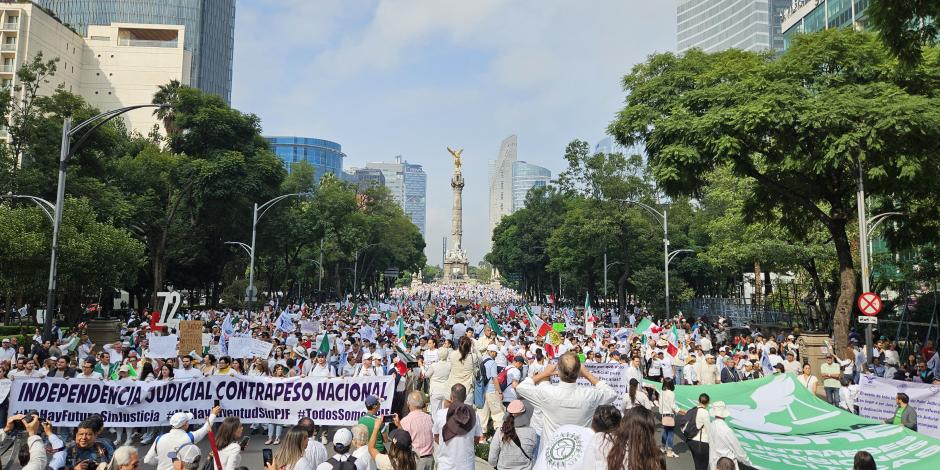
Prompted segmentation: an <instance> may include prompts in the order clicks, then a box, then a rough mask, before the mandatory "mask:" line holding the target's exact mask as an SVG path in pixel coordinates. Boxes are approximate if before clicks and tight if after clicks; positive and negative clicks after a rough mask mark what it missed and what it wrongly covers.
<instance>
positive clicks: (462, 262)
mask: <svg viewBox="0 0 940 470" xmlns="http://www.w3.org/2000/svg"><path fill="white" fill-rule="evenodd" d="M444 280H445V281H449V282H457V283H460V282H468V281H470V262H469V261H467V255H466V252H464V251H463V250H454V251H451V252H449V253H447V257H446V259H445V260H444Z"/></svg>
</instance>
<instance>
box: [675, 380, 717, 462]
mask: <svg viewBox="0 0 940 470" xmlns="http://www.w3.org/2000/svg"><path fill="white" fill-rule="evenodd" d="M710 401H711V398H710V397H709V396H708V394H707V393H703V394H701V395H699V396H698V406H696V407H695V408H692V409H691V410H689V411H687V412H686V413H685V414H683V415H682V416H681V419H679V420H678V421H677V422H676V424H677V425H678V426H679V429H680V430H681V432H682V437H683V438H684V439H685V442H686V444H688V446H689V452H691V453H692V462H693V463H694V464H695V470H708V450H709V449H708V425H709V423H710V422H711V419H710V416H709V414H708V403H709V402H710Z"/></svg>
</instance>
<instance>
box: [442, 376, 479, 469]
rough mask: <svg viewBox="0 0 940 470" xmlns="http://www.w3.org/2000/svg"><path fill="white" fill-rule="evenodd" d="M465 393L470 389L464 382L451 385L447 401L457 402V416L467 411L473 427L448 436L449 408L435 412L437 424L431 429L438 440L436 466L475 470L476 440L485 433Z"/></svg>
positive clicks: (454, 415) (455, 417)
mask: <svg viewBox="0 0 940 470" xmlns="http://www.w3.org/2000/svg"><path fill="white" fill-rule="evenodd" d="M466 395H467V389H466V387H464V385H463V384H460V383H457V384H454V385H453V386H452V387H451V395H450V399H449V400H448V402H445V403H446V404H448V405H449V404H450V402H456V403H458V404H459V405H457V406H456V408H455V410H456V411H455V412H454V413H453V417H454V419H457V417H458V416H461V415H468V416H469V418H468V421H467V424H468V427H469V420H472V421H473V424H472V428H470V429H464V432H463V433H462V434H457V435H454V436H450V438H449V439H446V438H445V437H448V436H446V435H445V433H444V430H445V429H446V428H447V427H448V417H447V415H448V413H449V411H450V409H449V408H441V409H440V410H438V411H437V415H436V416H434V426H433V428H432V430H431V433H432V435H433V436H434V442H436V443H437V453H436V455H435V459H434V460H435V461H436V462H437V468H439V469H441V470H443V469H454V470H473V469H474V468H475V467H476V455H475V450H476V444H477V443H478V442H479V440H480V439H481V438H482V437H483V431H482V430H481V429H480V420H479V419H477V416H476V413H475V412H474V411H473V407H472V406H470V405H467V404H465V403H464V402H465V401H466V400H467V398H468V397H467V396H466ZM458 411H459V412H458Z"/></svg>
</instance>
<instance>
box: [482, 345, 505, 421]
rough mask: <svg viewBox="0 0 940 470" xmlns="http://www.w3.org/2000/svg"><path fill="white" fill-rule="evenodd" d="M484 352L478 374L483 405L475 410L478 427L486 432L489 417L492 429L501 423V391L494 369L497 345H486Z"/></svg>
mask: <svg viewBox="0 0 940 470" xmlns="http://www.w3.org/2000/svg"><path fill="white" fill-rule="evenodd" d="M486 354H487V355H488V356H489V357H487V358H485V359H483V362H481V363H480V376H481V377H482V379H483V387H484V389H485V390H484V393H485V395H484V397H485V401H484V403H483V406H482V407H481V408H480V409H479V410H478V411H477V413H478V414H479V415H480V429H482V430H483V431H484V432H486V429H487V424H489V421H490V418H493V429H499V428H500V427H501V426H502V425H503V416H504V415H505V409H504V408H503V391H502V390H501V389H500V387H499V383H498V382H497V376H498V372H497V370H496V355H497V354H499V346H497V345H495V344H492V343H491V344H490V345H489V346H487V347H486Z"/></svg>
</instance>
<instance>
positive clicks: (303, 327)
mask: <svg viewBox="0 0 940 470" xmlns="http://www.w3.org/2000/svg"><path fill="white" fill-rule="evenodd" d="M318 331H320V322H318V321H315V320H301V321H300V332H301V333H302V334H305V335H315V334H317V332H318Z"/></svg>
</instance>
